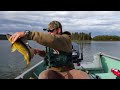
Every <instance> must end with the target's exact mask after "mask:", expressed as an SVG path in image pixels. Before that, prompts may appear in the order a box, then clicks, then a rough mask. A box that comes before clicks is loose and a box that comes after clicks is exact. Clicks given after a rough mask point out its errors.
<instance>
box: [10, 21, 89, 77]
mask: <svg viewBox="0 0 120 90" xmlns="http://www.w3.org/2000/svg"><path fill="white" fill-rule="evenodd" d="M43 30H46V31H48V33H43V32H37V31H36V32H35V31H29V30H26V31H25V32H16V33H15V34H13V35H12V36H11V37H10V40H11V41H12V43H14V42H15V41H16V40H17V39H19V38H23V37H26V38H27V39H30V40H33V41H36V42H37V43H39V44H41V45H44V46H46V51H41V50H39V49H34V54H38V55H40V56H43V57H44V61H45V63H46V65H47V66H48V68H47V69H46V70H44V71H42V72H41V73H40V75H39V79H89V76H88V75H87V74H86V73H85V72H83V71H80V70H75V69H74V65H73V62H72V43H71V35H70V33H68V32H67V33H64V32H62V25H61V23H60V22H59V21H52V22H50V23H49V24H48V28H46V29H43Z"/></svg>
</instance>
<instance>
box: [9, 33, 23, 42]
mask: <svg viewBox="0 0 120 90" xmlns="http://www.w3.org/2000/svg"><path fill="white" fill-rule="evenodd" d="M24 36H25V33H24V32H16V33H15V34H13V35H12V36H11V37H10V39H11V40H12V43H14V42H15V41H16V40H17V39H18V38H21V37H24Z"/></svg>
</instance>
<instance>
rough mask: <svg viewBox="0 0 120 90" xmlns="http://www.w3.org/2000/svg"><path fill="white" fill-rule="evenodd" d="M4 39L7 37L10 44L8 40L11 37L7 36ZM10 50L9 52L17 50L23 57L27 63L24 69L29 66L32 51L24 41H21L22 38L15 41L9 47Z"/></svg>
mask: <svg viewBox="0 0 120 90" xmlns="http://www.w3.org/2000/svg"><path fill="white" fill-rule="evenodd" d="M6 37H7V39H8V41H9V42H10V43H11V44H12V41H11V40H10V37H11V35H10V34H7V35H6ZM11 49H12V51H11V52H14V51H16V50H18V51H19V52H20V53H21V54H22V55H23V56H24V60H25V61H26V63H27V65H26V67H28V66H29V64H30V61H31V59H32V55H33V49H32V48H31V47H30V46H29V45H27V44H25V43H24V41H23V40H22V38H20V39H18V40H17V41H15V42H14V43H13V44H12V45H11Z"/></svg>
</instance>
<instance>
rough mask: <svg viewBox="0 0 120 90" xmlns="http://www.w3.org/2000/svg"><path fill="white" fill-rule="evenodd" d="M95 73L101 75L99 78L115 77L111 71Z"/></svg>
mask: <svg viewBox="0 0 120 90" xmlns="http://www.w3.org/2000/svg"><path fill="white" fill-rule="evenodd" d="M96 75H98V76H100V78H101V77H102V78H101V79H116V76H115V75H114V74H113V73H111V72H109V73H99V74H97V73H96Z"/></svg>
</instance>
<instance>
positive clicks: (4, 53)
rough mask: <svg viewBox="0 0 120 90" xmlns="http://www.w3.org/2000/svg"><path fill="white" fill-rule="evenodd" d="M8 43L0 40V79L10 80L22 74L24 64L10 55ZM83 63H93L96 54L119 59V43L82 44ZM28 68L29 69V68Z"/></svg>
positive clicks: (33, 45) (97, 42)
mask: <svg viewBox="0 0 120 90" xmlns="http://www.w3.org/2000/svg"><path fill="white" fill-rule="evenodd" d="M29 43H30V46H31V47H33V48H39V49H42V50H45V47H44V46H42V45H39V44H37V43H36V42H34V41H29ZM10 47H11V46H10V43H9V42H8V41H7V40H0V79H12V78H15V77H16V76H17V75H19V74H21V73H22V72H24V71H25V70H26V69H24V67H25V66H26V62H25V61H24V60H23V59H24V58H23V56H22V55H21V54H20V53H19V52H18V51H16V52H13V53H11V48H10ZM83 52H84V56H83V59H84V60H83V61H88V62H91V61H93V55H94V54H96V53H98V52H103V53H106V54H109V55H112V56H115V57H118V58H120V42H114V41H111V42H108V41H104V42H100V41H92V42H91V43H84V44H83ZM42 59H43V57H40V56H38V55H35V56H34V58H33V59H32V60H31V63H30V67H32V66H33V65H35V64H36V63H38V62H39V61H41V60H42ZM30 67H29V68H30Z"/></svg>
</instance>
